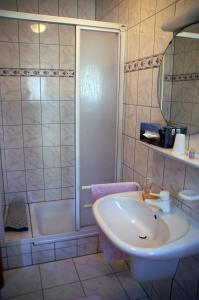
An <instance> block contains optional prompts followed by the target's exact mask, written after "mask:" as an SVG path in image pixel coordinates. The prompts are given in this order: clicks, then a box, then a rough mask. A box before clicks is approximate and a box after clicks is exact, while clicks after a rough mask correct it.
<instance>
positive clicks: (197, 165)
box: [139, 141, 199, 168]
mask: <svg viewBox="0 0 199 300" xmlns="http://www.w3.org/2000/svg"><path fill="white" fill-rule="evenodd" d="M139 143H141V144H143V145H145V146H147V147H148V148H150V149H152V150H154V151H157V152H159V153H162V154H163V155H165V156H167V157H169V158H171V159H176V160H178V161H181V162H182V163H184V164H187V165H189V166H192V167H194V168H199V159H198V158H195V159H190V158H189V157H188V155H183V156H176V155H173V153H172V149H165V148H161V147H158V146H154V145H151V144H148V143H144V142H142V141H139Z"/></svg>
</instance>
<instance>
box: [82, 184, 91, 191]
mask: <svg viewBox="0 0 199 300" xmlns="http://www.w3.org/2000/svg"><path fill="white" fill-rule="evenodd" d="M90 189H91V185H82V190H90Z"/></svg>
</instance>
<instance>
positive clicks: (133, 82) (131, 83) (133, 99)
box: [125, 71, 138, 104]
mask: <svg viewBox="0 0 199 300" xmlns="http://www.w3.org/2000/svg"><path fill="white" fill-rule="evenodd" d="M125 75H126V90H125V103H126V104H137V85H138V72H137V71H136V72H129V73H126V74H125Z"/></svg>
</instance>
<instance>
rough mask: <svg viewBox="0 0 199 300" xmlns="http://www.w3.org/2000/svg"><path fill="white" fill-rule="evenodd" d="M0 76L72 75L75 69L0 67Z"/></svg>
mask: <svg viewBox="0 0 199 300" xmlns="http://www.w3.org/2000/svg"><path fill="white" fill-rule="evenodd" d="M0 76H41V77H74V76H75V70H66V69H29V68H25V69H22V68H0Z"/></svg>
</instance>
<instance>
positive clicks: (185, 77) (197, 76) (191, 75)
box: [164, 73, 199, 81]
mask: <svg viewBox="0 0 199 300" xmlns="http://www.w3.org/2000/svg"><path fill="white" fill-rule="evenodd" d="M192 80H199V73H189V74H178V75H167V74H165V75H164V81H192Z"/></svg>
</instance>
